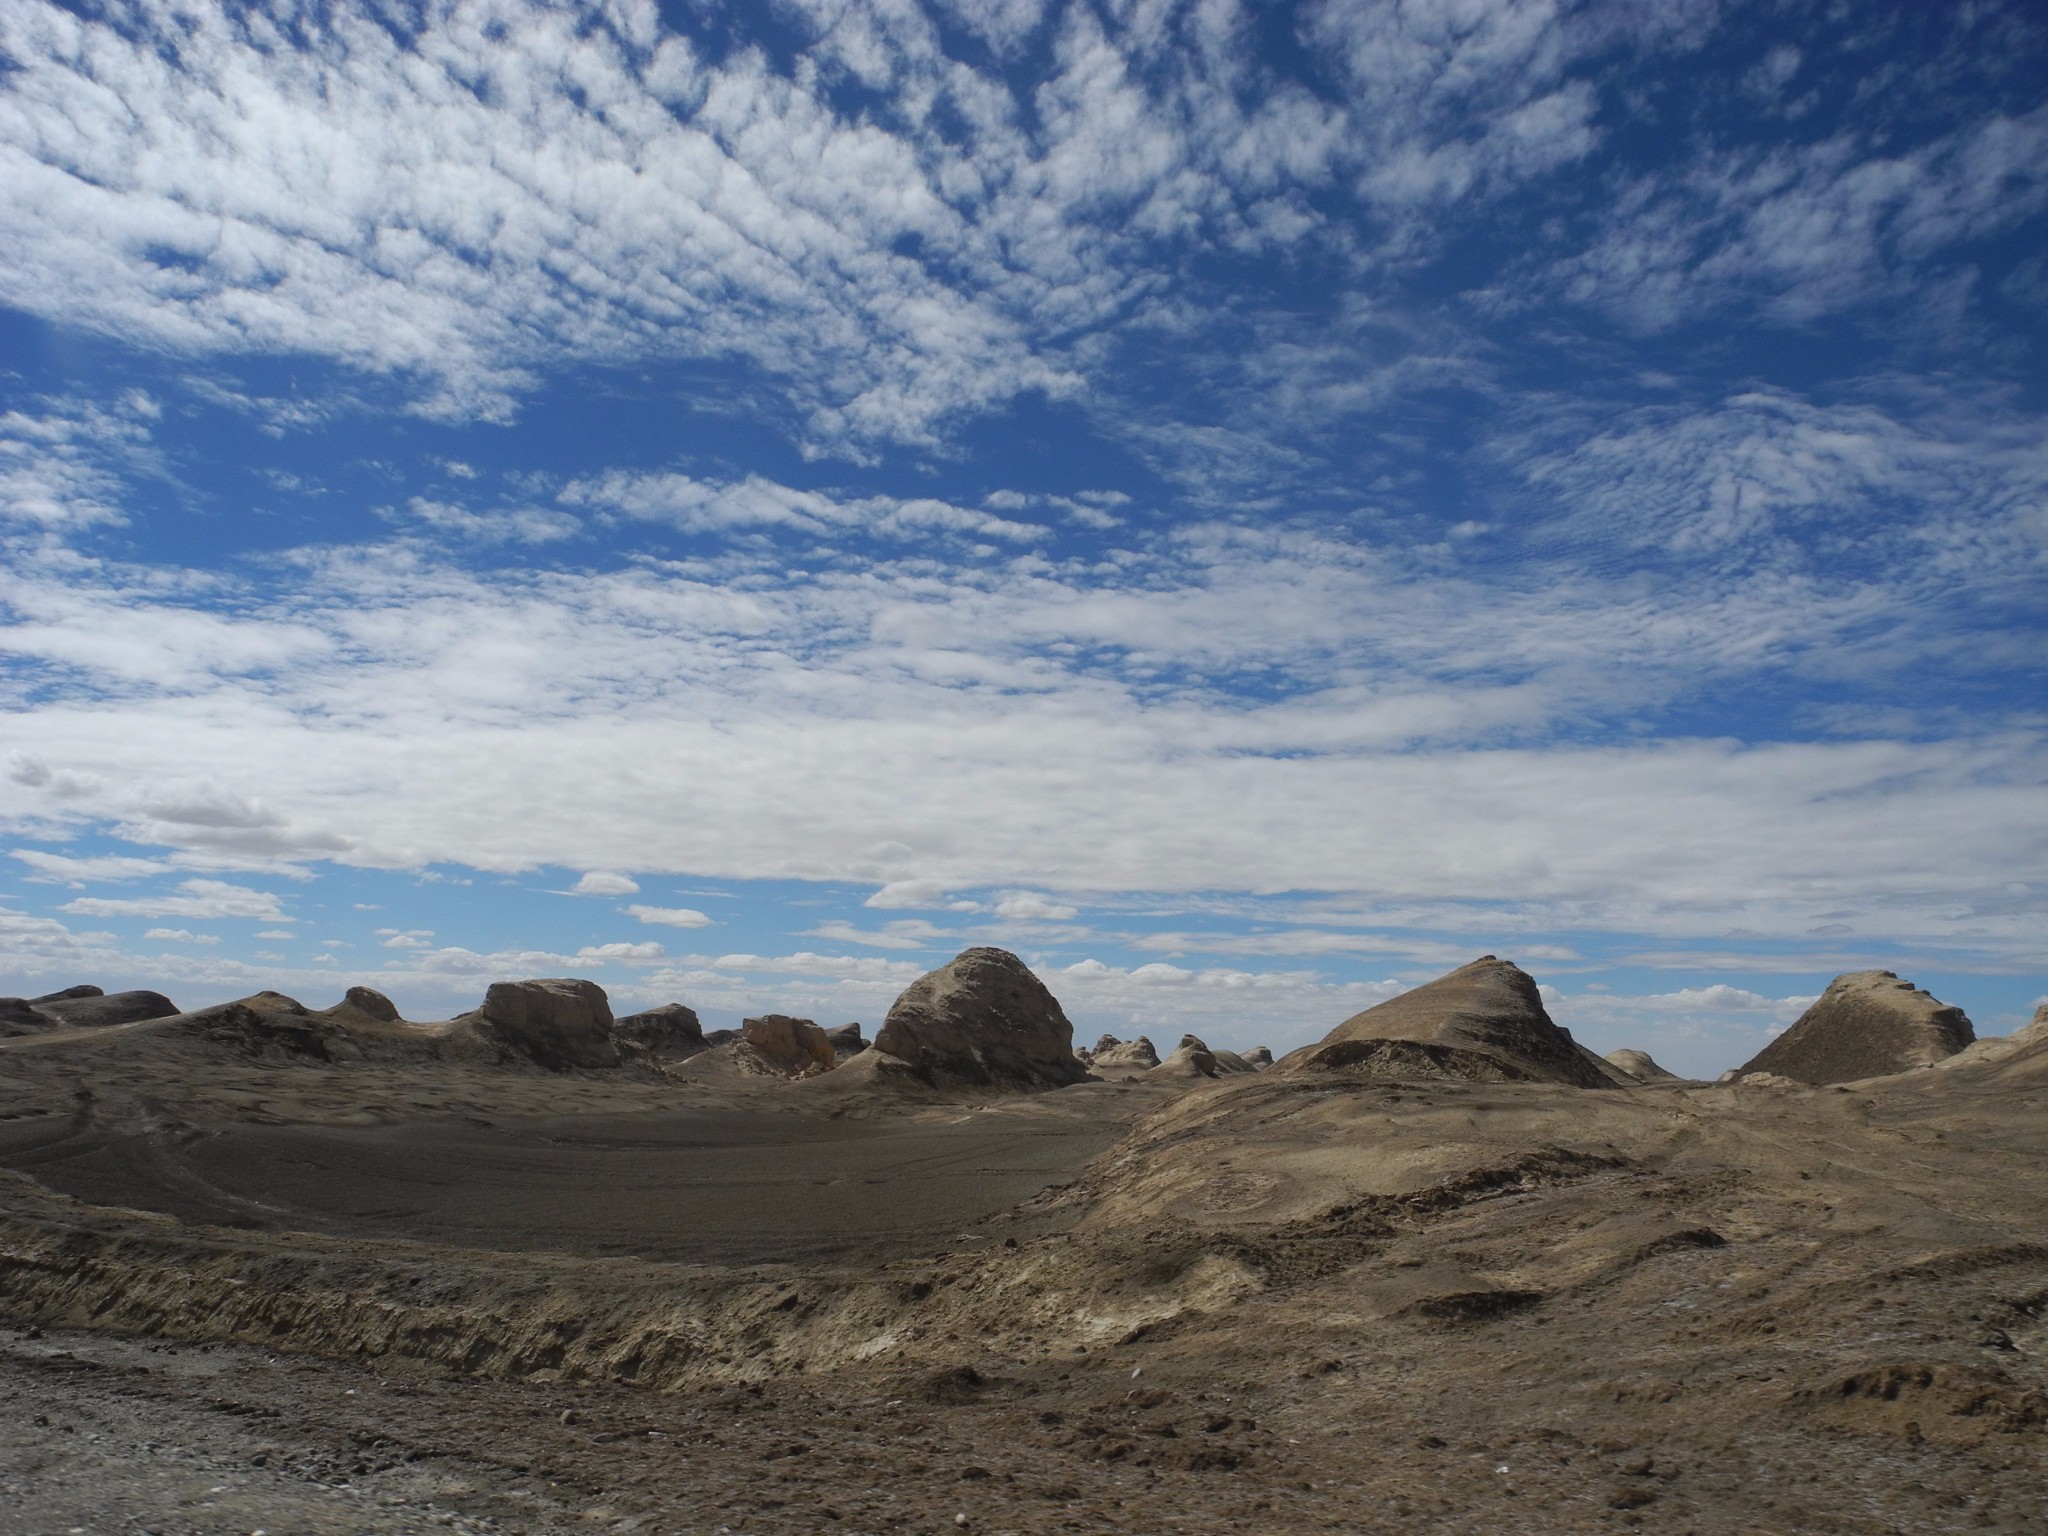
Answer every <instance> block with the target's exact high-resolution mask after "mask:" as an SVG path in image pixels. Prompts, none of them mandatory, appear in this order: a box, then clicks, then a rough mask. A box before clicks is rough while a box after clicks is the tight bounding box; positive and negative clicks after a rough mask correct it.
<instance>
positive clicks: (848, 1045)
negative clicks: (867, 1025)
mask: <svg viewBox="0 0 2048 1536" xmlns="http://www.w3.org/2000/svg"><path fill="white" fill-rule="evenodd" d="M825 1038H826V1039H827V1040H829V1041H831V1042H832V1054H833V1055H834V1056H836V1057H837V1058H838V1059H839V1060H840V1061H847V1060H849V1059H850V1058H852V1057H855V1056H858V1055H859V1054H860V1053H861V1052H862V1051H864V1050H866V1049H867V1048H868V1042H867V1037H866V1036H864V1035H863V1034H862V1033H861V1032H860V1025H858V1024H840V1025H836V1026H834V1027H833V1028H831V1029H828V1030H826V1031H825Z"/></svg>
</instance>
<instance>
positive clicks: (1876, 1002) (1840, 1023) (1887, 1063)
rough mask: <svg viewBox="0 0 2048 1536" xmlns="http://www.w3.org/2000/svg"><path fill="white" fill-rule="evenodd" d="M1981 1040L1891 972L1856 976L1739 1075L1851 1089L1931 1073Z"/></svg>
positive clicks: (1956, 1011)
mask: <svg viewBox="0 0 2048 1536" xmlns="http://www.w3.org/2000/svg"><path fill="white" fill-rule="evenodd" d="M1976 1038H1977V1032H1976V1030H1975V1029H1973V1028H1971V1026H1970V1021H1969V1019H1968V1018H1967V1017H1965V1016H1964V1014H1963V1010H1962V1009H1960V1008H1954V1007H1951V1006H1949V1005H1948V1004H1947V1003H1944V1002H1942V1001H1941V1000H1940V999H1939V998H1937V997H1934V996H1931V995H1930V994H1928V993H1926V992H1923V991H1921V990H1920V989H1919V988H1918V987H1916V986H1914V985H1913V984H1912V983H1911V982H1910V981H1901V980H1900V979H1899V978H1898V977H1897V976H1895V975H1893V974H1892V973H1891V972H1890V971H1851V972H1849V973H1848V974H1847V975H1845V976H1837V977H1836V978H1835V979H1834V980H1833V981H1831V982H1829V983H1828V989H1827V991H1825V992H1823V993H1821V995H1820V998H1819V999H1818V1001H1816V1002H1815V1003H1814V1005H1813V1006H1812V1007H1811V1008H1809V1009H1807V1010H1806V1012H1804V1013H1802V1014H1801V1015H1800V1016H1799V1020H1798V1022H1797V1023H1795V1024H1794V1025H1793V1026H1792V1027H1791V1028H1790V1029H1788V1030H1786V1031H1785V1033H1784V1034H1782V1035H1780V1036H1778V1038H1777V1039H1775V1040H1773V1041H1772V1042H1771V1043H1770V1044H1769V1045H1767V1046H1765V1047H1764V1048H1763V1049H1762V1050H1761V1051H1758V1052H1757V1053H1756V1055H1754V1056H1752V1057H1751V1058H1750V1059H1749V1060H1748V1061H1746V1062H1744V1063H1743V1065H1742V1066H1741V1068H1740V1069H1739V1070H1740V1071H1741V1073H1742V1074H1743V1075H1744V1076H1745V1077H1746V1076H1748V1075H1749V1074H1750V1073H1753V1072H1768V1073H1770V1074H1772V1075H1773V1076H1777V1077H1789V1078H1792V1079H1794V1080H1796V1081H1798V1082H1802V1083H1847V1082H1854V1081H1855V1080H1857V1079H1858V1078H1865V1077H1889V1076H1890V1075H1891V1074H1892V1073H1894V1072H1910V1071H1912V1070H1913V1069H1914V1068H1916V1067H1931V1066H1933V1065H1934V1063H1936V1062H1937V1061H1940V1060H1942V1059H1944V1058H1945V1057H1949V1056H1953V1055H1955V1054H1956V1052H1958V1051H1960V1050H1962V1049H1963V1048H1964V1047H1966V1046H1967V1045H1969V1044H1970V1042H1971V1041H1973V1040H1975V1039H1976Z"/></svg>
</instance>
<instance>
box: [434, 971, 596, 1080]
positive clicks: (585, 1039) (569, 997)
mask: <svg viewBox="0 0 2048 1536" xmlns="http://www.w3.org/2000/svg"><path fill="white" fill-rule="evenodd" d="M467 1017H468V1022H470V1023H471V1024H472V1025H473V1026H474V1027H475V1028H476V1031H477V1033H478V1034H480V1035H483V1036H486V1037H488V1038H490V1039H493V1040H495V1041H496V1042H497V1043H498V1044H500V1045H502V1046H504V1047H505V1048H506V1049H508V1050H512V1051H515V1052H517V1053H518V1054H519V1055H521V1056H524V1057H526V1058H527V1059H528V1060H530V1061H532V1062H534V1063H536V1064H537V1065H539V1066H543V1067H552V1068H554V1069H556V1070H557V1071H559V1070H561V1069H562V1068H564V1067H616V1066H617V1065H618V1064H619V1046H618V1042H617V1041H616V1040H614V1039H613V1038H612V1007H611V1001H610V999H608V998H607V997H606V996H605V992H604V988H603V987H600V986H599V985H598V984H597V983H596V982H594V981H578V980H574V979H571V978H567V977H558V978H553V979H548V980H541V981H497V982H493V983H491V986H490V990H489V991H487V992H485V993H484V1004H483V1006H482V1007H481V1008H479V1009H477V1011H476V1012H475V1013H472V1014H470V1015H468V1016H467Z"/></svg>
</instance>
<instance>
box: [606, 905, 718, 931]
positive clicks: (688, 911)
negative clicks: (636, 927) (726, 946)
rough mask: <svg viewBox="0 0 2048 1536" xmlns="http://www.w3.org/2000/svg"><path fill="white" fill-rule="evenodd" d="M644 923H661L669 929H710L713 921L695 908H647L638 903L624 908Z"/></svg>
mask: <svg viewBox="0 0 2048 1536" xmlns="http://www.w3.org/2000/svg"><path fill="white" fill-rule="evenodd" d="M622 910H624V911H625V912H628V913H630V914H631V915H632V916H634V917H637V918H639V919H640V921H641V922H643V923H659V924H661V925H662V926H663V927H667V928H708V927H710V926H711V919H710V918H709V917H707V916H705V914H704V913H702V912H699V911H698V910H697V909H696V908H694V907H647V906H642V905H641V904H640V903H638V902H634V903H633V904H632V905H630V906H628V907H625V908H623V909H622Z"/></svg>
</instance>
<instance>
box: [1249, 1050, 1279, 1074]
mask: <svg viewBox="0 0 2048 1536" xmlns="http://www.w3.org/2000/svg"><path fill="white" fill-rule="evenodd" d="M1244 1064H1245V1065H1246V1066H1248V1067H1250V1068H1251V1069H1252V1070H1253V1071H1254V1072H1263V1071H1265V1070H1266V1068H1268V1067H1270V1066H1271V1065H1273V1053H1272V1052H1271V1051H1269V1050H1267V1049H1266V1048H1265V1047H1264V1046H1263V1045H1255V1046H1253V1047H1252V1048H1251V1049H1250V1050H1248V1051H1246V1052H1245V1053H1244Z"/></svg>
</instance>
